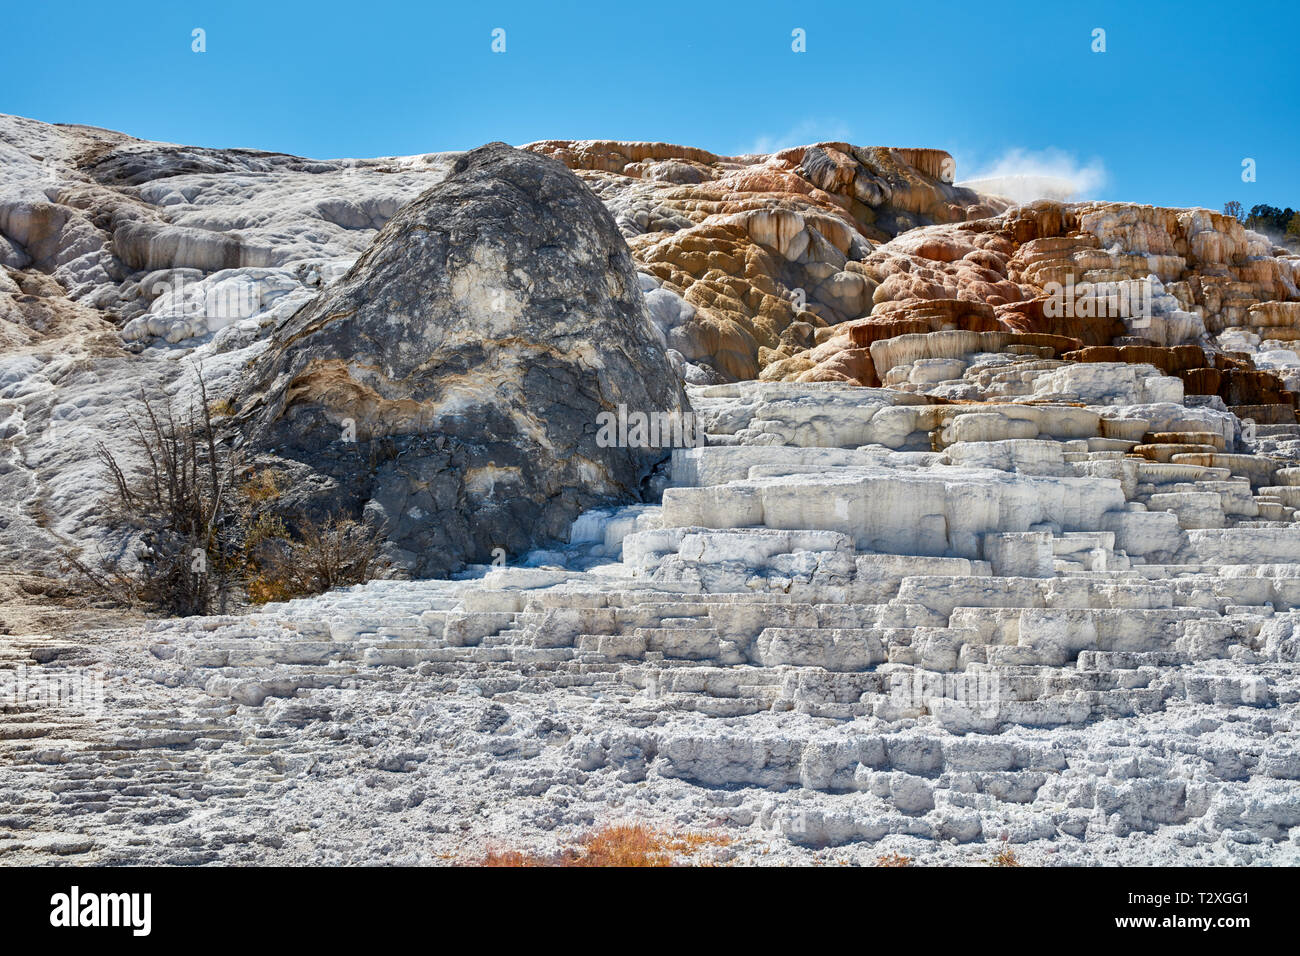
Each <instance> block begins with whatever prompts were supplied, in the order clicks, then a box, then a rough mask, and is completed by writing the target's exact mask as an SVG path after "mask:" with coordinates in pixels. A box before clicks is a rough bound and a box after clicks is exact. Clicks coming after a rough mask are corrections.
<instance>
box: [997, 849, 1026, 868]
mask: <svg viewBox="0 0 1300 956" xmlns="http://www.w3.org/2000/svg"><path fill="white" fill-rule="evenodd" d="M1021 865H1022V864H1021V862H1020V860H1019V859H1017V858H1016V853H1015V851H1014V850H1011V849H1005V850H1003V851H1001V852H1000V853H999V854H998V855H997V856H995V857H994V858H993V859H992V860H990V861H989V866H1021Z"/></svg>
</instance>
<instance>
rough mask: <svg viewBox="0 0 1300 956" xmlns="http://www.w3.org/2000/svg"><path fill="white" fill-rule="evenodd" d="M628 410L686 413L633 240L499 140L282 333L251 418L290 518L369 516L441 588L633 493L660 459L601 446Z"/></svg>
mask: <svg viewBox="0 0 1300 956" xmlns="http://www.w3.org/2000/svg"><path fill="white" fill-rule="evenodd" d="M620 407H622V408H624V409H629V408H630V409H635V410H639V411H640V412H641V413H643V414H646V413H655V414H661V415H668V416H669V417H670V418H673V419H680V418H681V417H682V416H683V415H684V414H688V413H689V406H687V405H686V404H685V397H684V395H683V393H682V389H681V385H680V384H679V382H678V378H677V373H676V371H675V369H674V368H673V366H672V364H671V363H670V362H669V360H668V356H667V353H666V350H665V349H664V347H663V343H662V340H660V339H658V337H657V336H656V333H655V330H654V327H653V326H652V325H651V324H650V320H649V316H648V314H647V313H646V309H645V305H644V300H643V299H642V297H641V293H640V289H639V287H638V284H637V277H636V273H635V272H634V271H633V268H632V259H631V256H630V255H629V254H628V250H627V245H626V243H624V241H623V239H622V237H621V236H620V235H619V233H618V230H617V229H616V228H615V226H614V220H613V218H612V217H611V216H610V214H609V212H608V211H607V210H606V209H605V207H604V206H602V205H601V204H600V201H599V200H597V199H596V197H595V196H593V195H592V194H591V193H590V191H588V190H586V189H585V188H583V186H582V184H581V183H580V182H579V181H578V180H577V178H576V177H575V176H573V174H572V173H570V172H569V171H568V170H567V169H565V168H564V167H563V166H562V165H560V164H559V163H556V162H554V161H553V160H549V159H546V158H545V157H542V156H539V155H537V154H536V153H531V152H527V151H522V150H515V149H511V148H510V147H508V146H506V145H504V144H500V143H498V144H493V145H490V146H484V147H482V148H481V149H476V150H474V151H473V152H470V153H467V154H466V155H464V156H463V157H461V158H460V159H459V160H457V162H456V164H455V166H454V167H453V168H452V170H451V173H450V175H449V176H448V177H447V179H446V180H444V181H443V182H441V183H439V184H438V185H436V186H434V187H433V188H431V189H430V190H429V191H428V192H426V193H423V194H422V195H421V196H420V197H419V198H418V199H416V200H414V201H413V202H411V203H410V204H409V205H407V206H406V207H405V208H403V209H402V210H401V211H400V212H399V213H398V214H397V215H396V216H395V217H393V219H391V220H390V221H389V222H388V224H387V225H386V226H385V227H384V228H383V230H382V231H381V232H380V233H379V235H378V236H377V237H376V238H375V241H374V243H373V244H372V245H371V246H370V248H369V249H368V250H367V251H366V252H365V253H364V254H363V255H362V256H361V258H360V259H358V260H357V263H356V265H355V266H353V267H352V269H350V270H349V271H348V273H347V275H345V276H344V277H343V278H342V279H340V280H339V281H338V282H337V283H336V284H334V285H333V286H332V287H331V288H330V289H329V290H327V291H326V292H325V293H323V294H322V295H320V296H319V297H317V298H316V299H315V300H314V301H313V302H312V303H311V304H310V305H308V306H307V307H306V308H304V309H302V310H301V311H299V312H297V313H296V314H295V315H294V316H293V317H292V318H290V319H287V320H286V321H284V322H282V323H281V324H279V325H278V326H277V327H276V328H275V329H274V331H273V334H272V344H271V347H270V349H269V350H268V352H267V353H266V355H265V356H264V357H263V359H262V360H261V361H260V362H259V363H258V365H257V367H256V368H254V369H252V370H250V373H249V384H248V385H247V387H246V388H245V389H244V390H243V394H242V395H241V397H240V408H239V409H238V411H239V414H240V415H241V417H242V416H247V417H250V418H252V422H251V427H250V429H249V432H250V434H251V442H250V445H251V446H252V447H253V448H256V449H258V450H260V451H262V452H264V453H265V452H271V451H274V452H275V453H276V454H275V455H274V456H272V455H264V456H263V457H262V458H261V459H260V461H259V464H260V466H261V467H263V468H270V469H274V470H276V471H281V472H283V471H286V470H289V471H291V472H292V473H293V474H294V482H293V484H294V490H293V491H292V492H290V493H289V494H288V495H287V496H285V500H284V501H283V502H281V507H282V508H283V509H284V510H285V512H286V513H287V514H288V515H289V517H290V520H292V515H293V514H295V513H297V514H306V515H310V516H314V517H317V518H321V517H324V516H325V515H329V514H339V513H349V514H353V515H358V516H360V515H361V514H364V516H365V517H366V519H367V520H368V521H372V522H374V523H375V524H376V525H382V526H384V527H385V528H386V529H387V530H386V537H387V540H388V541H389V550H388V556H389V558H390V560H393V561H394V562H395V563H397V564H399V565H400V566H401V567H403V568H406V569H408V570H409V571H411V572H412V573H414V574H416V575H419V576H422V577H429V576H445V575H447V574H448V573H450V572H452V571H455V570H458V569H460V568H461V567H463V566H464V565H465V564H466V563H467V562H479V563H482V562H485V561H487V560H489V559H490V558H491V557H492V554H493V552H494V551H495V550H497V549H501V550H502V551H503V552H505V553H511V554H516V555H517V554H521V553H523V552H524V551H527V550H528V549H529V547H530V546H531V545H532V543H533V542H534V541H535V540H537V539H538V538H542V539H549V540H556V539H559V538H561V537H563V536H564V535H565V534H567V532H568V529H569V525H570V524H572V522H573V520H574V519H575V518H576V517H577V516H578V515H579V514H580V513H581V512H582V511H585V510H588V509H590V508H592V507H595V506H596V505H598V504H601V503H606V504H608V503H611V502H617V501H620V500H629V499H635V498H637V497H639V495H640V492H641V483H642V481H643V480H644V479H646V478H648V477H649V474H650V471H651V470H652V469H653V468H654V466H655V465H656V464H657V463H658V461H659V460H660V459H662V458H663V457H664V455H665V454H666V451H665V449H664V448H663V447H662V446H661V445H660V443H658V442H656V443H655V445H654V446H652V447H647V448H629V447H602V445H601V444H600V443H599V438H600V434H599V430H598V429H597V428H596V427H595V423H596V422H597V421H598V419H599V417H600V416H601V415H602V414H611V415H617V414H618V410H619V408H620ZM670 440H671V439H670ZM381 442H383V443H386V445H387V449H386V453H385V455H384V456H383V457H382V459H381V460H379V461H375V460H374V459H375V456H374V452H373V449H374V448H375V447H376V445H378V444H380V443H381ZM368 454H369V457H370V460H369V461H367V455H368Z"/></svg>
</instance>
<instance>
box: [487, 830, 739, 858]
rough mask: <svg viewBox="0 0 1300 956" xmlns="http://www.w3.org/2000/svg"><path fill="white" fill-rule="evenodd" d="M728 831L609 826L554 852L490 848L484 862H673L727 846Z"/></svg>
mask: <svg viewBox="0 0 1300 956" xmlns="http://www.w3.org/2000/svg"><path fill="white" fill-rule="evenodd" d="M730 842H731V838H730V837H728V836H726V835H725V834H706V833H696V832H687V833H668V832H665V831H663V830H656V829H652V828H650V827H647V826H644V825H642V824H618V825H613V826H605V827H602V828H601V829H599V830H596V831H595V832H593V833H589V834H587V835H586V836H584V837H583V838H582V839H581V840H580V841H578V845H577V846H576V847H567V848H565V849H563V850H561V851H560V852H559V853H556V854H555V855H553V856H550V857H546V856H537V855H534V854H529V853H519V852H517V851H513V850H511V851H490V852H489V853H488V854H487V855H486V856H485V857H484V858H483V859H482V860H481V861H479V865H480V866H565V867H588V866H637V867H640V866H673V865H675V864H676V863H677V862H679V861H680V860H681V858H682V857H687V858H689V857H691V856H693V855H694V854H696V853H698V852H699V851H700V850H702V849H703V848H705V847H707V846H726V845H728V844H729V843H730Z"/></svg>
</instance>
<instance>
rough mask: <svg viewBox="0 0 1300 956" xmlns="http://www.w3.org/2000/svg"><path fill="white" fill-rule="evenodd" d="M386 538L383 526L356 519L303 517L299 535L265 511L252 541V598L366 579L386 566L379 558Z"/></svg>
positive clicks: (299, 594)
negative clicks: (318, 519) (312, 518)
mask: <svg viewBox="0 0 1300 956" xmlns="http://www.w3.org/2000/svg"><path fill="white" fill-rule="evenodd" d="M258 521H260V522H262V523H261V524H258V523H257V522H258ZM382 543H383V529H382V528H375V527H372V526H370V525H367V524H363V523H361V522H359V521H353V520H352V519H351V518H336V517H334V516H333V515H331V516H330V517H328V518H326V519H325V520H324V521H321V522H313V521H303V522H302V524H301V530H300V531H299V534H298V537H297V538H296V539H295V538H293V537H291V536H290V535H289V534H288V532H287V531H286V530H285V528H284V525H283V523H282V522H280V521H279V519H277V518H267V517H265V516H261V517H259V519H255V522H254V523H253V525H252V526H251V531H250V534H249V539H248V544H247V553H248V555H249V574H248V595H249V599H250V600H252V601H255V602H259V603H264V602H266V601H283V600H288V599H289V598H295V597H303V596H306V595H309V594H320V593H322V592H324V591H328V590H330V589H331V588H336V587H342V586H344V585H349V584H364V583H365V582H366V581H369V580H370V579H371V578H373V577H374V576H375V574H376V572H378V571H379V570H381V569H383V568H384V567H385V566H386V565H385V564H384V563H383V562H381V561H380V559H379V548H380V546H381V545H382Z"/></svg>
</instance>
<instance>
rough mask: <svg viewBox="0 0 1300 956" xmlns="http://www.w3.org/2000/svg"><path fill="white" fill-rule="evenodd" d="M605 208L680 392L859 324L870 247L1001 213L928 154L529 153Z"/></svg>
mask: <svg viewBox="0 0 1300 956" xmlns="http://www.w3.org/2000/svg"><path fill="white" fill-rule="evenodd" d="M525 148H527V149H532V150H536V151H538V152H541V153H545V154H547V155H551V156H555V157H556V158H557V159H560V160H562V161H563V162H564V163H565V164H566V165H568V166H569V167H570V168H572V169H573V170H575V171H577V172H578V173H579V175H581V176H582V177H583V179H584V181H586V182H587V183H588V184H589V185H590V186H591V187H592V189H594V190H595V191H596V193H597V194H598V195H599V196H600V197H601V199H603V200H604V201H605V203H606V204H607V205H609V207H610V209H611V210H612V211H613V212H614V214H615V217H616V218H617V220H618V224H619V228H620V229H622V230H623V234H624V235H625V236H626V237H627V239H628V243H629V245H631V247H632V251H633V254H634V255H635V256H636V258H637V261H638V263H639V264H640V266H641V268H642V270H643V271H644V272H646V273H648V275H647V276H646V282H647V284H648V285H651V286H653V287H654V288H653V291H651V293H650V296H651V309H652V313H653V314H654V317H655V320H656V323H657V324H659V325H660V326H661V327H662V328H663V329H664V332H665V334H666V336H667V338H668V343H669V345H670V346H671V347H672V348H673V349H674V350H676V351H677V352H679V353H680V354H681V355H682V356H683V357H684V358H685V359H686V360H687V361H688V362H689V363H691V366H692V368H691V369H690V371H691V373H692V377H693V380H694V381H696V382H701V383H702V382H708V381H735V380H737V379H751V378H755V377H757V376H758V374H759V372H760V371H761V370H763V369H765V368H766V367H767V366H769V365H771V364H772V363H774V362H778V361H781V360H783V359H785V358H788V357H789V356H791V355H793V354H795V353H797V352H799V351H801V350H802V349H803V348H805V347H806V346H808V345H810V344H811V343H812V341H813V335H814V334H815V332H816V330H817V329H820V328H825V327H826V326H828V325H833V324H835V323H838V322H843V321H845V320H846V319H854V318H858V317H859V316H863V315H866V314H867V313H869V312H870V311H871V303H872V293H873V292H874V291H875V288H876V282H875V280H874V279H872V278H871V276H870V275H868V274H867V273H866V272H865V271H864V270H863V269H862V267H861V262H860V260H862V259H863V258H865V257H866V256H867V255H869V254H870V252H871V250H872V248H873V247H874V245H875V244H877V243H881V242H886V241H888V240H890V239H892V238H893V237H894V236H896V235H898V234H899V233H902V232H905V231H907V230H909V229H914V228H916V227H917V226H924V225H929V224H931V223H953V222H964V221H966V220H967V219H978V218H981V217H985V216H990V215H993V214H994V213H995V212H999V211H1001V210H1002V209H1004V208H1006V205H1007V204H1006V203H1002V202H1000V201H998V200H994V199H991V198H990V197H987V196H981V195H979V194H977V193H975V192H973V191H972V190H970V189H964V188H961V187H957V186H953V185H952V184H951V182H952V170H953V169H954V168H955V167H954V164H953V160H952V157H951V156H949V155H948V154H947V153H946V152H944V151H943V150H938V149H887V148H881V147H862V146H852V145H849V144H848V143H818V144H816V145H812V146H800V147H796V148H793V149H786V150H782V151H780V152H777V153H772V154H771V155H759V156H734V157H726V156H715V155H714V154H712V153H708V152H705V151H704V150H699V149H690V148H687V147H683V146H672V145H669V144H667V143H617V142H601V141H586V142H576V143H575V142H570V141H564V140H551V141H546V142H541V143H533V144H531V145H529V146H527V147H525Z"/></svg>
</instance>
